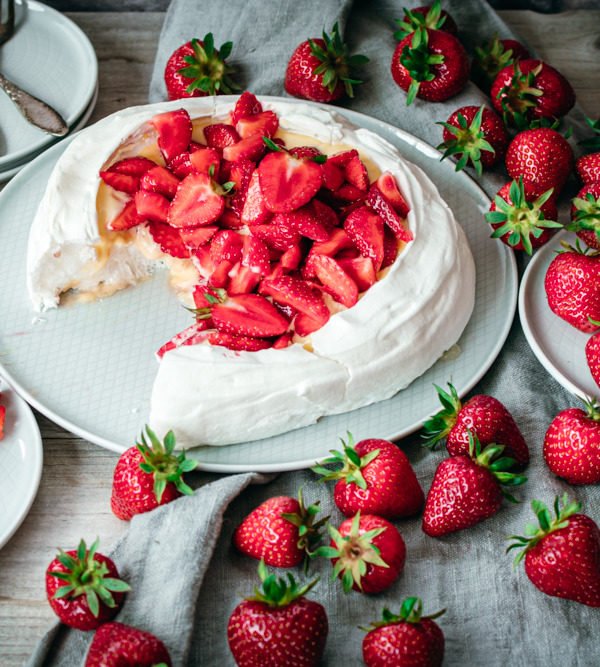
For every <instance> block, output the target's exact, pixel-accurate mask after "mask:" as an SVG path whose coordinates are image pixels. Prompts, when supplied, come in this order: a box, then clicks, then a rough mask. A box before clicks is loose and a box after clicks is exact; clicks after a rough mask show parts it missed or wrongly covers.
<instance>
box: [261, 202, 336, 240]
mask: <svg viewBox="0 0 600 667" xmlns="http://www.w3.org/2000/svg"><path fill="white" fill-rule="evenodd" d="M272 224H274V225H282V226H284V227H285V228H287V229H292V230H295V231H297V232H298V233H299V234H301V235H302V236H306V238H309V239H312V240H313V241H321V242H322V241H326V240H327V239H328V238H329V231H328V229H327V227H325V225H324V224H323V223H322V222H321V221H320V220H319V218H318V217H317V216H316V214H315V212H314V209H313V207H312V206H310V204H307V205H306V206H302V207H301V208H299V209H297V210H296V211H292V212H291V213H276V214H275V216H274V217H273V220H272Z"/></svg>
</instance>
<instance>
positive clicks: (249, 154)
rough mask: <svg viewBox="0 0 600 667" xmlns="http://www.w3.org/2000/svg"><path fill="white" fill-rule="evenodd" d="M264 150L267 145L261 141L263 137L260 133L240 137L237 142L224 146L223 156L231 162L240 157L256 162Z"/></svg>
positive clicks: (240, 158)
mask: <svg viewBox="0 0 600 667" xmlns="http://www.w3.org/2000/svg"><path fill="white" fill-rule="evenodd" d="M266 150H267V145H266V144H265V142H264V141H263V138H262V137H261V136H260V134H254V135H252V136H251V137H247V138H246V139H241V140H240V141H238V142H237V144H233V145H231V146H225V148H224V149H223V157H224V158H225V160H230V161H231V162H237V161H238V160H242V159H244V160H250V161H251V162H258V160H260V158H261V157H262V156H263V155H264V154H265V152H266Z"/></svg>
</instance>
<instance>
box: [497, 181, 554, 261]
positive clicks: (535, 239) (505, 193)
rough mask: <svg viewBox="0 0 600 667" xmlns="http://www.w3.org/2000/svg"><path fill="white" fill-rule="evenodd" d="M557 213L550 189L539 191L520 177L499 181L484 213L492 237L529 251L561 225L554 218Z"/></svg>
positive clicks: (542, 242)
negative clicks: (515, 179) (495, 192)
mask: <svg viewBox="0 0 600 667" xmlns="http://www.w3.org/2000/svg"><path fill="white" fill-rule="evenodd" d="M557 217H558V211H557V210H556V203H555V200H554V198H553V197H552V190H547V191H546V192H544V193H543V194H542V193H541V192H540V191H539V190H538V188H537V186H535V185H533V184H531V183H524V182H523V179H519V181H511V182H510V183H507V184H506V185H503V186H502V187H501V188H500V190H498V192H497V194H496V196H495V197H494V201H493V202H492V205H491V206H490V210H489V211H488V213H486V214H485V219H486V220H487V221H488V222H489V223H490V224H491V225H492V227H493V228H494V232H493V233H492V238H496V239H497V238H499V239H500V240H501V241H502V242H503V243H506V245H508V246H510V247H511V248H513V249H514V250H525V252H526V253H527V254H529V255H531V254H532V253H533V248H539V246H541V245H543V244H544V243H546V242H547V241H548V240H549V239H550V238H551V236H552V234H554V231H555V230H556V229H558V228H560V227H562V225H561V224H560V223H558V222H556V219H557Z"/></svg>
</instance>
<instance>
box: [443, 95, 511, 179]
mask: <svg viewBox="0 0 600 667" xmlns="http://www.w3.org/2000/svg"><path fill="white" fill-rule="evenodd" d="M438 125H442V126H443V127H444V135H443V139H444V141H443V142H442V143H441V144H440V145H439V146H438V147H437V149H438V150H440V151H441V150H443V151H444V154H443V155H442V160H443V159H444V158H447V157H450V156H451V155H453V156H455V157H456V158H457V159H458V162H457V163H456V171H460V170H461V169H464V168H465V167H466V166H471V167H475V171H476V172H477V174H478V175H479V176H481V172H482V168H483V167H491V166H492V165H494V164H496V163H497V162H499V161H500V160H502V158H503V157H504V154H505V153H506V147H507V146H508V142H509V137H508V132H507V131H506V128H505V126H504V123H503V122H502V119H501V118H500V116H498V114H496V113H495V112H494V111H492V110H491V109H487V108H486V107H484V106H481V107H477V106H474V105H472V106H466V107H461V108H460V109H457V110H456V111H455V112H454V113H453V114H452V115H451V116H450V118H448V120H447V121H446V122H445V123H441V122H440V123H438Z"/></svg>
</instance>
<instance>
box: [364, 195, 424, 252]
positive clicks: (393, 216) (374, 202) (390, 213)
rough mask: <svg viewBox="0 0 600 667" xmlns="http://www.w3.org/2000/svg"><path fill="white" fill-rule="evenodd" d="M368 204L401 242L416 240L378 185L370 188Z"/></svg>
mask: <svg viewBox="0 0 600 667" xmlns="http://www.w3.org/2000/svg"><path fill="white" fill-rule="evenodd" d="M367 202H368V203H369V205H370V206H371V208H372V209H373V210H374V211H375V213H377V215H379V216H380V218H381V219H382V220H383V221H384V222H385V224H386V225H387V226H388V227H389V228H390V229H391V230H392V231H393V232H394V234H396V236H397V237H398V239H399V240H400V241H404V242H405V243H409V242H410V241H412V240H413V239H414V236H413V235H412V232H411V231H410V230H409V229H406V227H405V226H404V225H403V224H402V220H401V219H400V216H399V215H398V213H397V212H396V210H395V209H394V208H393V206H392V205H391V203H390V202H389V201H388V200H387V198H386V197H385V195H384V194H383V193H382V192H381V190H380V189H379V187H378V186H377V184H376V183H373V185H371V187H370V188H369V194H368V196H367Z"/></svg>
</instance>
